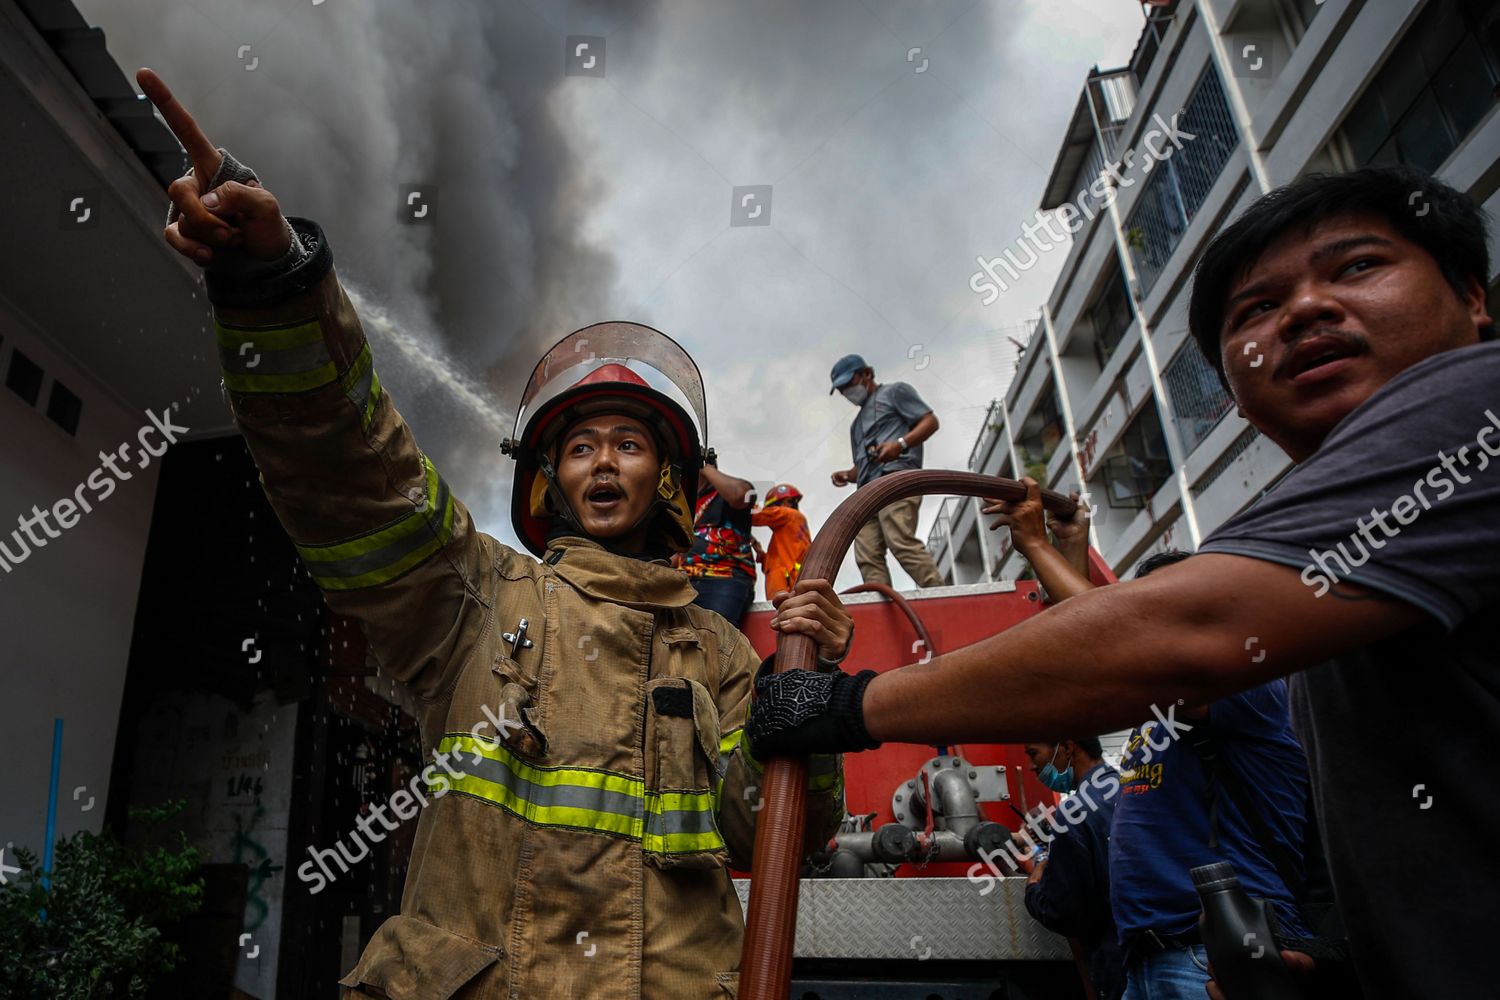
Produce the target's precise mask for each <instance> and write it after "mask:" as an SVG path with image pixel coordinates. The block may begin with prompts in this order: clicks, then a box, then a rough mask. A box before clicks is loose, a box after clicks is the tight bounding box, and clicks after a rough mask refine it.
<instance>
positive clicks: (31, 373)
mask: <svg viewBox="0 0 1500 1000" xmlns="http://www.w3.org/2000/svg"><path fill="white" fill-rule="evenodd" d="M5 385H6V388H8V389H10V391H11V392H14V393H15V394H16V395H17V396H20V397H21V398H22V399H24V400H26V402H27V404H28V405H30V406H35V405H36V401H37V399H38V398H39V397H40V396H41V394H42V369H41V367H40V366H39V365H38V364H37V363H36V362H35V361H32V360H31V359H30V358H28V357H27V356H26V355H24V354H22V353H21V352H20V351H11V353H10V369H9V370H8V371H7V372H6V373H5Z"/></svg>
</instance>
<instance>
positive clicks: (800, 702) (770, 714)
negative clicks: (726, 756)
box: [745, 660, 880, 760]
mask: <svg viewBox="0 0 1500 1000" xmlns="http://www.w3.org/2000/svg"><path fill="white" fill-rule="evenodd" d="M769 666H770V661H769V660H767V662H766V663H765V664H764V665H762V667H761V669H760V670H759V671H758V672H757V673H756V677H755V701H754V702H753V703H752V704H751V706H750V723H749V725H748V726H746V727H745V728H746V731H747V732H748V733H749V734H750V752H751V753H752V754H754V755H755V758H756V759H757V760H769V759H770V758H772V757H777V756H792V757H804V756H808V755H810V754H815V753H844V752H845V751H854V750H874V749H875V748H876V747H878V746H880V743H879V741H878V740H872V739H870V734H869V732H868V731H867V730H866V729H865V712H864V698H865V688H866V687H868V686H869V684H870V681H872V680H874V679H875V671H873V670H861V671H860V672H859V673H857V674H846V673H844V672H843V671H842V670H834V671H832V672H830V673H819V672H815V671H812V670H790V671H787V672H786V673H783V674H773V673H770V671H769V669H768V668H769Z"/></svg>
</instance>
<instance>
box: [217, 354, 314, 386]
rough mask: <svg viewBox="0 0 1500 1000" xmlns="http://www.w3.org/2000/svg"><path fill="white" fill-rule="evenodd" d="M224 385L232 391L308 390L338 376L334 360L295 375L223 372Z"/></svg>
mask: <svg viewBox="0 0 1500 1000" xmlns="http://www.w3.org/2000/svg"><path fill="white" fill-rule="evenodd" d="M222 374H223V376H224V385H225V386H226V387H227V388H228V389H229V391H230V392H244V393H251V392H306V391H308V390H309V389H319V388H322V387H323V386H325V385H329V384H330V383H332V382H333V381H334V380H335V379H336V378H337V376H338V370H337V369H336V368H334V367H333V362H332V361H330V362H328V363H327V364H324V365H319V366H318V367H317V368H314V369H313V370H311V371H305V372H297V373H296V374H293V375H238V374H235V373H234V372H223V373H222Z"/></svg>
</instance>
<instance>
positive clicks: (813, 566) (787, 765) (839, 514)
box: [739, 469, 1077, 1000]
mask: <svg viewBox="0 0 1500 1000" xmlns="http://www.w3.org/2000/svg"><path fill="white" fill-rule="evenodd" d="M929 493H939V494H956V495H958V496H967V497H993V498H995V499H997V500H1024V499H1025V498H1026V485H1025V484H1024V483H1019V482H1017V481H1016V480H1014V479H1000V478H998V477H995V476H981V475H978V474H976V473H973V472H950V471H948V470H945V469H932V470H916V469H914V470H910V471H907V472H895V473H892V474H891V475H889V476H882V477H880V478H879V479H877V480H875V481H874V482H873V483H870V484H868V485H866V486H862V487H860V488H859V489H857V490H855V492H854V495H853V496H851V497H850V498H849V499H847V500H845V501H844V502H843V503H841V504H839V506H838V509H836V510H835V511H834V512H833V514H832V515H831V516H830V517H829V518H828V521H827V523H825V524H824V525H823V530H821V531H819V532H818V536H817V538H815V539H813V543H812V547H811V548H809V549H808V550H807V556H806V557H805V558H804V559H803V560H802V574H801V578H802V579H804V580H831V579H833V577H834V575H835V574H836V573H837V572H838V568H839V566H840V564H842V563H843V561H844V556H845V555H846V554H847V553H848V551H849V546H850V544H852V543H853V541H854V536H855V535H856V534H857V533H858V532H859V529H860V528H861V527H863V526H864V523H865V522H866V521H868V520H869V519H870V518H872V517H874V516H875V514H876V513H877V512H878V511H879V510H880V509H881V508H882V507H885V506H886V505H888V504H891V503H895V502H896V501H897V500H905V499H906V498H908V497H914V496H923V495H926V494H929ZM1042 505H1043V506H1044V507H1046V509H1047V510H1049V511H1051V512H1053V513H1054V514H1058V515H1059V516H1062V517H1071V516H1072V514H1073V511H1074V510H1075V509H1076V507H1077V505H1076V504H1075V503H1074V502H1073V501H1072V500H1070V499H1069V498H1068V497H1065V496H1063V495H1062V494H1061V493H1057V492H1054V491H1052V490H1043V491H1042ZM929 648H930V647H929ZM816 663H817V649H816V647H815V646H814V644H813V640H812V639H811V638H810V637H808V636H805V635H797V634H787V633H783V634H782V635H780V636H779V637H778V638H777V640H776V664H775V670H776V672H777V673H782V672H784V671H787V670H812V669H813V668H814V667H815V666H816ZM806 789H807V758H806V757H773V758H771V759H770V760H769V761H767V762H766V770H765V775H764V780H763V787H762V789H761V801H762V802H763V803H764V806H763V808H762V811H761V815H760V819H759V821H758V822H757V823H756V825H755V858H754V861H753V862H752V869H751V871H752V877H751V880H750V908H749V913H748V915H747V917H746V921H745V944H744V951H743V952H742V954H741V958H740V993H739V995H740V997H741V998H742V1000H786V997H787V994H788V993H789V992H790V990H791V983H792V951H793V947H794V944H795V939H796V933H797V893H798V890H799V889H800V888H801V885H800V881H799V875H800V872H801V868H802V832H803V831H802V827H803V825H804V823H805V822H806V821H807V794H806Z"/></svg>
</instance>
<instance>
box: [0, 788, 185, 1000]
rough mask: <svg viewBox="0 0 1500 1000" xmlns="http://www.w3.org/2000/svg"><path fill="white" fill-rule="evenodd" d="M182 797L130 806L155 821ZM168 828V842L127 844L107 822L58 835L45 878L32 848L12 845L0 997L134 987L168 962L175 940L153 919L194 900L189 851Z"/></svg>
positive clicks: (1, 926) (2, 919)
mask: <svg viewBox="0 0 1500 1000" xmlns="http://www.w3.org/2000/svg"><path fill="white" fill-rule="evenodd" d="M186 805H187V803H186V802H183V801H178V802H172V803H167V804H165V805H162V806H158V807H155V808H151V809H132V810H131V811H130V816H131V818H132V819H139V820H141V821H143V822H145V823H146V824H147V825H148V827H155V826H159V825H160V824H161V823H163V822H165V821H166V820H168V819H170V818H171V817H172V816H175V815H176V814H177V813H179V812H181V811H182V810H183V809H184V808H185V807H186ZM177 836H178V846H177V847H176V848H168V847H134V846H126V845H124V844H122V843H121V842H120V841H119V840H118V839H117V838H116V837H115V835H114V834H113V833H112V832H111V831H109V830H107V829H106V830H105V831H104V832H103V833H100V834H94V833H88V832H80V833H76V834H74V835H73V836H72V837H66V838H64V839H62V840H59V841H58V842H57V850H56V856H55V858H54V863H53V866H52V874H51V876H50V878H49V879H48V881H49V882H50V888H49V887H48V886H47V885H44V884H43V879H44V878H47V876H44V874H43V873H42V871H41V868H40V865H39V863H38V861H37V858H36V856H35V855H34V854H32V853H31V852H30V851H27V850H25V849H21V850H18V851H17V852H16V859H17V860H16V864H17V865H19V866H20V868H21V871H20V873H19V874H17V875H16V876H15V877H13V878H10V879H8V880H7V882H8V884H7V885H5V886H4V887H0V941H3V942H5V944H4V947H0V998H5V1000H10V998H16V1000H32V998H36V997H48V998H51V997H60V998H68V1000H73V998H94V997H139V996H143V995H145V993H146V990H147V988H148V987H149V986H150V984H151V982H152V980H154V979H155V978H156V977H157V976H158V975H160V974H162V973H164V972H169V971H171V970H172V969H173V968H175V967H176V965H177V963H178V961H179V959H180V958H181V954H180V952H181V949H180V948H178V946H177V945H175V944H172V943H170V942H164V941H162V940H161V928H162V927H163V926H165V925H169V924H172V923H175V922H176V921H178V920H181V919H182V918H184V917H186V916H187V915H189V914H191V913H193V912H195V911H196V910H197V909H198V908H199V907H200V906H201V905H202V904H203V879H202V878H201V877H200V876H199V874H198V868H199V863H200V858H199V854H198V851H197V850H196V849H195V848H193V847H192V846H190V845H189V844H188V842H187V837H186V835H185V834H182V833H180V832H179V833H178V835H177Z"/></svg>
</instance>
